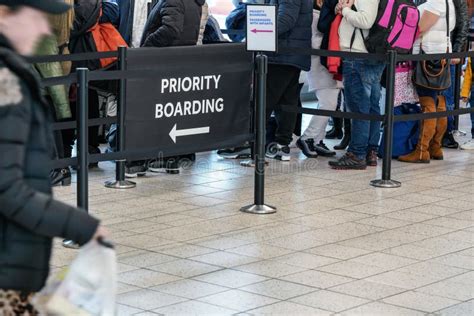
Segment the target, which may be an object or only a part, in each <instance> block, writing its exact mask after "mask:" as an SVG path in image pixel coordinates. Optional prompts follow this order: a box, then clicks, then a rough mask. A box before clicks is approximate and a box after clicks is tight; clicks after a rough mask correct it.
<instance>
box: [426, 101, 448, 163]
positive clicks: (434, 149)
mask: <svg viewBox="0 0 474 316" xmlns="http://www.w3.org/2000/svg"><path fill="white" fill-rule="evenodd" d="M436 112H446V97H445V96H443V95H439V96H438V104H437V107H436ZM447 127H448V118H447V117H440V118H438V119H437V120H436V131H435V134H434V136H433V140H432V141H431V144H430V158H431V159H434V160H443V158H444V155H443V150H442V149H441V146H442V141H443V136H444V134H445V133H446V129H447Z"/></svg>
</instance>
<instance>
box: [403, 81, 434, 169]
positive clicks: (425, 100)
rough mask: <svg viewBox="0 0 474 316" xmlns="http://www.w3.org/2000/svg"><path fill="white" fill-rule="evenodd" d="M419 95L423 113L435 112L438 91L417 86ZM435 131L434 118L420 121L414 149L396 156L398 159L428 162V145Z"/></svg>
mask: <svg viewBox="0 0 474 316" xmlns="http://www.w3.org/2000/svg"><path fill="white" fill-rule="evenodd" d="M417 92H418V95H419V97H420V104H421V109H422V112H423V113H434V112H436V101H437V99H438V92H437V91H434V90H430V89H426V88H417ZM435 132H436V119H427V120H422V121H421V128H420V137H419V139H418V144H417V145H416V149H415V151H413V152H412V153H410V154H408V155H404V156H400V157H398V160H399V161H402V162H410V163H429V162H430V153H429V151H428V150H429V146H430V143H431V140H432V139H433V136H434V134H435Z"/></svg>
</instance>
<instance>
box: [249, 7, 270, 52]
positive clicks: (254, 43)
mask: <svg viewBox="0 0 474 316" xmlns="http://www.w3.org/2000/svg"><path fill="white" fill-rule="evenodd" d="M276 8H277V7H276V6H274V5H260V4H248V5H247V51H251V52H276V51H277V11H276Z"/></svg>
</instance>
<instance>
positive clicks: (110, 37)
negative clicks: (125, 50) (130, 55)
mask: <svg viewBox="0 0 474 316" xmlns="http://www.w3.org/2000/svg"><path fill="white" fill-rule="evenodd" d="M100 16H102V10H101V12H100ZM89 32H91V34H92V38H93V40H94V44H95V47H96V49H97V52H111V51H112V52H114V51H117V50H118V48H119V47H120V46H126V47H128V45H127V42H125V40H124V39H123V37H122V35H120V33H119V31H117V29H116V28H115V26H113V25H112V23H99V22H97V23H96V24H95V25H94V26H93V27H92V28H91V29H90V30H89ZM116 60H117V58H116V57H111V58H102V59H101V60H100V65H101V67H102V68H105V67H107V66H109V65H111V64H113V63H114V62H115V61H116Z"/></svg>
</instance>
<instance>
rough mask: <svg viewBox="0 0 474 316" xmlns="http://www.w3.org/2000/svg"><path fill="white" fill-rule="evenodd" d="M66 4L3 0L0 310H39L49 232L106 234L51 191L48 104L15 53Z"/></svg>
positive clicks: (43, 31)
mask: <svg viewBox="0 0 474 316" xmlns="http://www.w3.org/2000/svg"><path fill="white" fill-rule="evenodd" d="M67 9H69V7H68V6H67V5H65V4H64V2H61V1H59V0H41V1H37V0H21V1H20V0H18V1H15V3H14V4H13V2H12V1H8V0H0V21H1V23H0V24H1V28H0V175H1V176H0V299H1V305H0V315H37V312H36V311H35V309H34V307H33V306H32V304H31V302H30V299H31V297H32V294H33V293H35V292H37V291H39V290H40V289H41V288H42V287H43V286H44V284H45V282H46V279H47V277H48V274H49V260H50V257H51V249H52V239H53V237H62V238H66V239H70V240H73V241H75V242H77V243H79V244H80V245H83V244H85V243H87V242H89V241H90V240H91V239H92V238H97V237H99V236H104V235H106V232H105V231H104V229H103V228H101V227H100V226H99V222H98V220H96V219H94V218H93V217H91V216H89V215H88V214H87V213H86V212H85V211H82V210H78V209H76V208H74V207H72V206H69V205H67V204H64V203H61V202H59V201H56V200H55V199H54V198H53V197H52V190H51V184H50V179H49V170H50V169H51V167H50V165H51V156H52V155H51V154H52V152H53V151H54V148H53V146H54V139H53V134H52V129H51V127H50V121H51V119H52V113H51V108H50V106H48V105H47V104H46V103H45V101H44V100H43V97H42V94H41V91H40V86H39V83H38V80H37V78H36V76H35V75H34V73H33V72H32V70H31V66H30V65H28V64H27V63H26V61H25V60H24V59H23V58H22V57H20V55H23V56H24V55H31V54H33V52H34V49H35V46H36V44H37V42H38V40H40V39H41V38H42V37H43V36H46V35H50V34H51V30H50V27H49V25H48V19H47V14H46V12H47V13H51V14H59V13H63V12H65V11H66V10H67ZM18 25H21V28H18Z"/></svg>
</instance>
